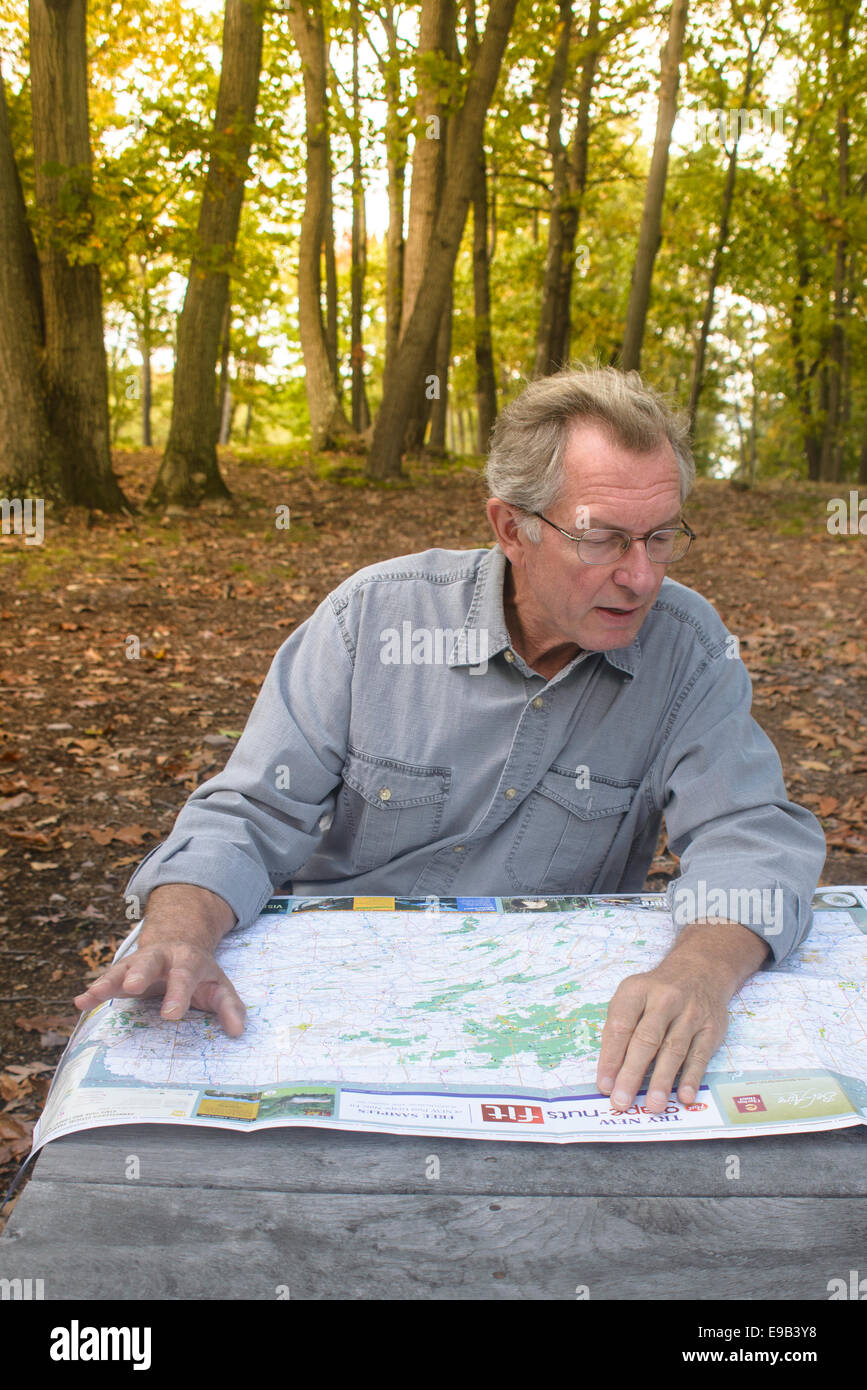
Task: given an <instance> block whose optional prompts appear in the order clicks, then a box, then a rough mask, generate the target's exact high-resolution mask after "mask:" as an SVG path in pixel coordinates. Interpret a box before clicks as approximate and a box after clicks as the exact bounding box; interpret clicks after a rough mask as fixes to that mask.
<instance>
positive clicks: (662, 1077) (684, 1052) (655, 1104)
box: [647, 1020, 693, 1115]
mask: <svg viewBox="0 0 867 1390" xmlns="http://www.w3.org/2000/svg"><path fill="white" fill-rule="evenodd" d="M678 1025H679V1026H678ZM692 1042H693V1034H692V1033H690V1032H685V1031H684V1029H683V1024H682V1022H681V1021H680V1020H678V1023H677V1024H675V1025H674V1027H673V1028H672V1029H671V1030H669V1032H668V1033H667V1034H666V1037H665V1039H664V1040H663V1043H662V1045H661V1047H660V1048H659V1051H658V1053H657V1055H656V1065H655V1067H654V1069H653V1076H652V1077H651V1078H650V1084H649V1085H648V1087H647V1109H648V1110H649V1111H650V1112H651V1114H654V1115H658V1114H660V1112H661V1111H663V1110H664V1109H665V1107H666V1106H667V1105H668V1103H669V1101H670V1100H671V1093H672V1091H673V1090H674V1078H675V1077H676V1076H677V1073H678V1070H679V1069H680V1067H682V1065H683V1063H684V1060H685V1058H686V1057H687V1056H688V1054H689V1050H690V1047H691V1045H692Z"/></svg>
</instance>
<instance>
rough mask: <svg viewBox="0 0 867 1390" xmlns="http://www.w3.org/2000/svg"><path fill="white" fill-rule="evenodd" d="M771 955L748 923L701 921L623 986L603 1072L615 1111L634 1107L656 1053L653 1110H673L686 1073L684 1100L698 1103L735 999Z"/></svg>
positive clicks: (606, 1032)
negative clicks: (676, 1082)
mask: <svg viewBox="0 0 867 1390" xmlns="http://www.w3.org/2000/svg"><path fill="white" fill-rule="evenodd" d="M767 953H768V946H767V944H766V943H765V942H763V941H762V940H761V939H760V938H759V937H758V936H757V935H756V934H755V933H754V932H752V931H750V929H749V928H748V927H743V926H741V924H740V923H737V922H702V923H693V924H692V925H691V926H690V927H686V928H685V929H684V931H683V932H682V933H681V935H680V937H679V938H678V941H677V943H676V944H675V946H674V947H673V948H672V950H671V951H670V952H669V954H668V955H667V956H666V958H665V960H663V961H661V962H660V964H659V965H657V966H656V967H655V968H654V969H653V970H648V971H645V972H643V973H642V974H640V975H629V976H628V977H627V978H626V979H625V980H623V981H622V982H621V983H620V985H619V986H618V988H617V990H616V992H615V994H614V997H613V999H612V1000H611V1003H610V1005H609V1007H608V1018H607V1020H606V1023H605V1027H604V1029H603V1031H602V1046H601V1050H600V1054H599V1066H598V1069H597V1073H596V1082H597V1085H598V1087H599V1089H600V1091H602V1092H604V1093H605V1094H608V1093H609V1092H610V1093H611V1103H612V1106H613V1107H614V1108H615V1109H617V1110H626V1109H628V1108H629V1106H630V1105H631V1104H632V1102H633V1101H634V1099H635V1096H636V1094H637V1092H638V1091H639V1090H640V1088H641V1083H642V1081H643V1080H644V1077H645V1074H646V1073H647V1069H648V1067H649V1066H650V1064H651V1062H653V1059H654V1058H656V1064H655V1066H654V1069H653V1074H652V1076H651V1079H650V1084H649V1085H648V1088H647V1100H646V1106H647V1109H648V1111H650V1112H652V1113H654V1114H659V1113H660V1112H662V1111H663V1110H664V1109H665V1107H666V1105H667V1104H668V1103H669V1099H670V1096H671V1092H672V1090H673V1088H674V1080H675V1077H676V1075H677V1073H678V1071H680V1073H681V1077H680V1084H679V1086H678V1089H677V1097H678V1100H679V1101H680V1102H681V1104H683V1105H691V1104H692V1103H693V1101H694V1100H695V1098H696V1095H697V1094H698V1088H699V1086H700V1085H701V1081H702V1078H703V1077H704V1074H705V1071H706V1070H707V1065H708V1062H709V1061H710V1059H711V1057H712V1056H713V1055H714V1053H715V1052H716V1051H717V1049H718V1048H719V1047H720V1045H721V1044H722V1041H723V1039H724V1038H725V1035H726V1029H727V1027H728V1007H727V1006H728V1002H729V1000H730V999H731V997H732V995H733V994H734V993H735V990H736V989H738V987H739V986H740V985H741V984H743V982H744V981H745V980H746V979H748V978H749V976H750V975H751V974H753V972H754V971H755V970H757V969H758V968H759V966H760V965H761V963H762V961H763V960H764V958H765V956H766V955H767Z"/></svg>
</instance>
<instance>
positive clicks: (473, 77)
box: [368, 0, 517, 478]
mask: <svg viewBox="0 0 867 1390" xmlns="http://www.w3.org/2000/svg"><path fill="white" fill-rule="evenodd" d="M516 3H517V0H490V4H489V6H488V16H487V22H486V25H485V34H484V38H483V39H482V43H481V45H480V47H479V51H478V53H477V55H476V59H475V61H474V63H473V65H472V70H471V73H470V80H469V84H468V86H467V90H466V95H465V97H464V101H463V104H462V106H461V109H460V112H459V114H458V115H457V116H456V117H455V118H454V119H455V122H456V129H455V140H454V147H453V159H451V160H450V161H449V166H450V167H449V168H448V169H447V171H446V180H445V187H444V190H443V196H442V199H441V200H440V207H439V213H438V215H437V220H436V225H435V228H434V234H433V237H432V240H431V243H430V247H429V252H428V259H427V262H426V265H425V271H424V276H423V277H422V282H421V285H420V286H419V291H418V294H417V296H416V302H415V307H414V309H413V312H412V315H411V317H410V320H409V323H408V324H407V326H406V329H405V331H404V333H403V335H402V338H401V344H400V349H399V353H398V357H397V360H396V362H395V368H394V372H393V374H392V378H391V381H390V383H389V387H388V389H387V390H386V391H385V392H384V394H383V399H382V405H381V407H380V411H379V416H378V418H377V422H376V427H375V430H374V435H373V442H372V444H371V450H370V456H369V459H368V471H369V474H370V476H371V477H374V478H387V477H399V476H400V474H401V471H402V470H401V453H402V448H403V437H404V431H405V428H406V423H407V420H408V418H409V412H410V411H411V409H412V400H413V397H414V394H415V393H416V392H417V391H418V389H419V383H420V381H421V379H422V377H423V373H424V368H425V361H426V359H428V355H429V349H430V344H431V342H432V340H433V335H434V334H435V333H436V331H437V328H438V326H439V322H440V318H441V316H442V312H443V309H444V307H445V303H446V300H447V298H448V292H449V286H450V285H451V282H452V274H453V272H454V265H455V259H456V257H457V253H458V248H459V246H460V241H461V235H462V233H463V228H464V223H465V221H466V216H467V208H468V206H469V201H470V198H471V196H472V190H473V183H474V181H475V179H476V178H477V176H478V157H479V149H480V146H481V140H482V132H483V131H484V125H485V117H486V115H487V110H488V106H489V104H490V101H491V97H492V96H493V93H494V88H495V86H496V83H497V77H498V76H499V72H500V66H501V64H502V60H503V53H504V51H505V48H506V43H507V42H508V38H509V30H510V28H511V24H512V19H513V17H514V13H515V7H516Z"/></svg>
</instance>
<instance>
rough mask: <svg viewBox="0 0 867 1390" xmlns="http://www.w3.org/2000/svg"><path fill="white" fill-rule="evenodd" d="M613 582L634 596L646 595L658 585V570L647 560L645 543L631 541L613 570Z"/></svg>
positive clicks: (656, 566) (657, 567)
mask: <svg viewBox="0 0 867 1390" xmlns="http://www.w3.org/2000/svg"><path fill="white" fill-rule="evenodd" d="M613 578H614V582H615V583H616V584H620V585H621V586H622V587H623V588H624V589H632V591H633V593H636V594H648V593H650V592H651V590H652V589H653V588H654V587H655V585H657V584H658V583H659V580H660V570H659V566H658V565H653V564H651V562H650V561H649V560H648V558H647V549H646V542H645V541H642V540H633V541H632V542H631V544H630V546H629V549H628V550H627V552H626V554H625V555H621V557H620V559H619V560H618V561H617V564H616V565H615V568H614V574H613Z"/></svg>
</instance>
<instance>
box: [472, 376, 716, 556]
mask: <svg viewBox="0 0 867 1390" xmlns="http://www.w3.org/2000/svg"><path fill="white" fill-rule="evenodd" d="M576 420H586V421H587V423H588V424H589V423H595V424H598V425H601V426H602V427H603V429H605V430H606V431H607V432H608V434H609V435H610V436H611V437H612V438H613V439H614V440H616V441H617V442H618V443H620V444H622V445H623V447H624V448H627V449H633V450H635V452H636V453H640V454H645V453H650V452H651V451H652V450H654V449H656V448H658V447H659V445H660V444H662V443H663V441H664V440H666V439H667V440H668V441H669V443H670V444H671V447H672V449H673V450H674V456H675V458H676V460H677V468H678V472H679V474H680V500H681V502H684V501H685V500H686V498H687V496H688V495H689V492H690V489H691V488H692V485H693V483H694V482H695V462H694V460H693V456H692V448H691V446H690V439H689V422H688V418H687V416H686V415H685V414H682V413H680V412H677V411H675V410H674V409H672V407H671V406H669V404H668V403H667V401H666V400H665V398H664V397H663V396H662V395H661V393H660V392H658V391H655V390H654V389H653V388H652V387H651V386H646V385H645V384H644V382H643V381H642V380H641V377H640V376H639V374H638V372H621V371H618V369H617V368H615V367H584V366H580V365H579V366H577V367H564V368H562V370H560V371H559V372H555V373H554V374H553V375H552V376H546V377H541V378H540V379H539V380H538V381H531V382H530V383H529V385H528V386H526V387H525V388H524V390H523V391H522V392H521V394H520V395H519V396H517V397H516V399H515V400H513V401H512V402H511V403H510V404H509V405H507V406H506V407H505V409H504V410H502V411H501V412H500V414H499V415H498V417H497V421H496V424H495V425H494V428H493V430H492V432H491V447H490V452H489V455H488V462H487V465H486V467H485V476H486V478H487V480H488V487H489V488H490V493H491V496H492V497H501V498H502V499H503V501H505V502H511V503H512V505H513V506H515V507H520V508H521V509H522V511H525V512H547V511H548V510H549V508H551V507H553V506H554V505H555V504H556V502H557V501H558V500H559V498H560V496H561V493H562V490H563V484H564V481H565V479H564V473H563V454H564V452H565V449H566V442H567V440H568V437H569V432H570V430H571V427H572V425H573V424H574V422H575V421H576ZM518 524H519V526H520V527H521V528H522V530H523V531H524V532H525V533H526V535H527V538H528V539H529V540H530V541H532V542H538V541H539V540H540V538H541V529H542V528H541V523H540V522H539V521H537V520H536V518H535V517H530V516H522V517H521V518H520V519H519V522H518Z"/></svg>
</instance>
